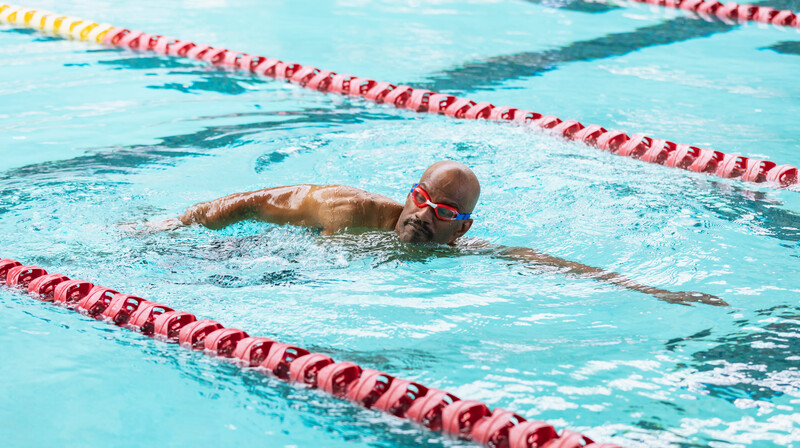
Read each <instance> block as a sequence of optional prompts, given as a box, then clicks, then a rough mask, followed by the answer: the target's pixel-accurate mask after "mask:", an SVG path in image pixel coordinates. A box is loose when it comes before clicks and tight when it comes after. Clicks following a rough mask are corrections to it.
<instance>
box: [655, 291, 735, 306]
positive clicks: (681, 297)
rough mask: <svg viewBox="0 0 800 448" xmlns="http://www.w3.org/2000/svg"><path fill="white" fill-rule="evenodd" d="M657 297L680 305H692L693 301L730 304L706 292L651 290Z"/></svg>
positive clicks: (718, 304)
mask: <svg viewBox="0 0 800 448" xmlns="http://www.w3.org/2000/svg"><path fill="white" fill-rule="evenodd" d="M650 294H652V295H653V296H654V297H656V298H657V299H660V300H663V301H665V302H669V303H677V304H679V305H687V306H691V304H692V303H704V304H706V305H713V306H729V305H728V302H726V301H724V300H722V299H721V298H719V297H717V296H712V295H711V294H706V293H704V292H692V291H667V290H664V289H661V290H656V291H654V292H651V293H650Z"/></svg>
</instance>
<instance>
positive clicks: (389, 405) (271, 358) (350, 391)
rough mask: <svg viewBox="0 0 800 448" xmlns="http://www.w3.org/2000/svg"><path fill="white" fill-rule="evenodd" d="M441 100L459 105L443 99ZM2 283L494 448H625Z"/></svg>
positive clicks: (267, 347)
mask: <svg viewBox="0 0 800 448" xmlns="http://www.w3.org/2000/svg"><path fill="white" fill-rule="evenodd" d="M290 68H291V67H288V66H287V67H286V68H281V70H288V69H290ZM307 75H308V74H306V75H304V76H307ZM337 82H340V83H343V81H337ZM351 82H352V80H351ZM342 88H346V87H344V86H343V87H342ZM350 88H354V87H352V86H351V87H350ZM434 101H444V102H449V104H450V105H453V104H456V103H457V101H450V100H447V99H445V100H441V99H437V98H434ZM429 104H430V103H429ZM440 107H441V106H440ZM448 107H449V106H448ZM0 283H6V285H7V286H8V287H10V288H14V289H15V290H19V287H20V286H28V287H27V288H26V291H27V292H28V293H29V294H30V295H31V296H32V297H34V298H37V299H41V298H42V297H43V296H44V297H48V295H50V296H51V297H52V303H54V304H57V305H61V306H64V307H67V308H70V309H76V310H77V311H79V312H80V313H82V314H85V315H87V316H90V317H93V318H95V319H100V320H103V321H105V322H108V323H110V324H114V325H119V326H121V327H123V328H128V329H132V330H135V331H138V332H140V333H142V334H143V335H146V336H151V337H156V338H159V339H162V340H165V341H172V342H177V343H179V344H180V345H181V346H183V347H186V348H189V349H195V350H199V349H205V350H204V352H203V353H205V354H208V355H210V356H217V357H219V358H220V359H223V360H227V361H230V362H235V363H237V364H238V365H240V366H243V367H257V368H259V369H261V370H262V371H265V372H269V373H270V374H272V375H274V376H275V377H277V378H280V379H282V380H286V381H295V382H298V383H304V384H306V385H307V386H309V387H313V388H319V389H322V390H324V391H326V392H328V393H331V394H333V395H335V396H339V397H342V398H347V399H348V400H351V401H353V402H355V403H358V404H360V405H362V406H364V407H366V408H374V409H379V410H381V411H384V412H387V413H390V414H392V415H395V416H397V417H400V418H408V419H409V420H413V421H416V422H418V423H420V424H422V425H423V426H425V427H427V428H429V429H431V430H434V431H440V430H442V431H444V432H447V433H449V434H452V435H454V436H456V437H460V438H463V439H468V440H473V441H475V442H477V443H481V444H483V445H486V446H489V447H492V448H581V447H587V448H588V447H593V448H620V447H618V446H617V445H612V444H595V443H594V442H593V441H592V440H591V439H589V438H588V437H586V436H584V435H582V434H578V433H575V432H572V431H567V430H565V431H563V432H562V433H561V435H560V436H559V435H558V434H557V433H556V430H555V429H554V428H553V427H552V426H551V425H548V424H546V423H544V422H540V421H526V420H525V419H524V418H523V417H521V416H519V415H517V414H515V413H513V412H510V411H506V410H504V409H495V410H493V411H492V410H490V409H489V408H488V407H487V406H486V405H485V404H483V403H481V402H479V401H471V400H460V399H459V398H458V397H456V396H455V395H453V394H449V393H447V392H444V391H441V390H438V389H432V388H428V387H425V386H423V385H422V384H418V383H415V382H412V381H408V380H404V379H400V378H395V377H394V376H392V375H389V374H387V373H385V372H381V371H378V370H374V369H362V368H361V367H360V366H359V365H357V364H354V363H352V362H346V361H345V362H334V360H333V359H332V358H331V357H330V356H327V355H323V354H320V353H310V352H309V351H308V350H306V349H303V348H300V347H296V346H294V345H289V344H283V343H280V342H275V341H273V340H272V339H269V338H264V337H253V336H249V335H248V334H247V333H246V332H244V331H242V330H239V329H236V328H224V327H223V326H222V324H220V323H219V322H217V321H215V320H211V319H202V320H197V317H195V315H194V314H191V313H187V312H183V311H175V310H173V309H172V308H170V307H167V306H164V305H161V304H159V303H156V302H150V301H147V300H145V299H143V298H141V297H137V296H133V295H130V294H122V293H118V292H116V291H114V290H113V289H110V288H106V287H102V286H95V285H93V284H92V283H89V282H86V281H82V280H70V279H69V278H67V277H66V276H64V275H60V274H49V275H48V274H47V271H45V270H44V269H42V268H39V267H36V266H27V265H23V264H22V263H20V262H18V261H16V260H11V259H1V260H0ZM45 300H47V299H45Z"/></svg>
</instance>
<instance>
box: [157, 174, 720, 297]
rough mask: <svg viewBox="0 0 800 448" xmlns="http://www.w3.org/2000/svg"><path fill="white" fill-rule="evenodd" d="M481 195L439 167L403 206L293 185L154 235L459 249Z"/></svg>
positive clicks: (199, 207)
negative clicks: (246, 223) (239, 233)
mask: <svg viewBox="0 0 800 448" xmlns="http://www.w3.org/2000/svg"><path fill="white" fill-rule="evenodd" d="M479 196H480V183H479V182H478V178H477V176H475V173H473V172H472V170H470V169H469V168H468V167H467V166H466V165H463V164H461V163H459V162H455V161H440V162H436V163H434V164H433V165H431V166H430V167H428V169H426V170H425V172H424V173H423V174H422V177H420V179H419V182H418V183H416V184H414V186H413V187H412V189H411V190H410V191H409V193H408V195H407V197H406V201H405V204H400V203H398V202H396V201H394V200H392V199H389V198H387V197H385V196H381V195H379V194H374V193H370V192H367V191H364V190H360V189H358V188H353V187H347V186H343V185H293V186H286V187H275V188H266V189H263V190H257V191H250V192H245V193H235V194H231V195H229V196H225V197H222V198H219V199H216V200H213V201H209V202H202V203H199V204H196V205H194V206H192V207H189V208H188V209H187V210H186V213H184V214H183V215H181V216H179V217H177V218H173V219H168V220H166V221H161V222H158V223H152V224H150V225H149V226H148V227H149V228H151V229H154V230H170V229H174V228H177V227H180V226H187V225H192V224H201V225H203V226H205V227H208V228H210V229H220V228H223V227H226V226H228V225H230V224H233V223H236V222H239V221H242V220H248V219H257V220H261V221H267V222H271V223H276V224H292V225H298V226H306V227H315V228H319V229H322V232H323V234H332V233H336V232H341V231H344V230H348V229H358V228H362V229H382V230H394V232H395V233H396V234H397V236H398V237H399V238H400V239H401V240H402V241H405V242H407V243H435V244H449V245H456V244H457V240H458V239H459V238H460V237H462V236H463V235H464V234H465V233H467V231H468V230H469V229H470V227H472V222H473V220H472V218H470V214H471V213H472V211H473V210H474V209H475V205H476V204H477V202H478V197H479ZM465 246H466V247H468V248H471V249H475V250H483V251H487V252H488V253H490V254H491V255H493V256H498V257H502V258H505V259H511V260H515V261H519V262H522V263H524V264H526V265H533V266H534V267H548V268H555V269H557V270H558V271H559V272H562V273H567V274H574V275H578V276H580V277H587V278H593V279H596V280H600V281H603V282H607V283H612V284H615V285H619V286H621V287H624V288H626V289H630V290H634V291H639V292H642V293H645V294H650V295H653V296H655V297H657V298H659V299H661V300H665V301H668V302H671V303H680V304H684V305H686V304H688V303H689V302H700V303H706V304H709V305H718V306H723V305H727V303H725V302H724V301H723V300H722V299H720V298H719V297H715V296H712V295H709V294H704V293H698V292H672V291H667V290H664V289H658V288H653V287H649V286H645V285H640V284H638V283H636V282H634V281H633V280H631V279H628V278H626V277H623V276H621V275H619V274H617V273H614V272H610V271H606V270H603V269H599V268H594V267H591V266H586V265H583V264H580V263H576V262H573V261H569V260H564V259H561V258H558V257H554V256H551V255H547V254H544V253H541V252H538V251H535V250H533V249H530V248H525V247H505V246H497V245H492V244H489V243H487V242H482V241H477V242H476V241H470V242H469V243H467V244H465Z"/></svg>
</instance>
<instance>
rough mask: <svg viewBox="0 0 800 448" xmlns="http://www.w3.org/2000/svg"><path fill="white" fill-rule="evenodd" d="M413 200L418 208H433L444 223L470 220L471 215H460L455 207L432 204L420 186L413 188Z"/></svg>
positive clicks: (415, 185)
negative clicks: (427, 206)
mask: <svg viewBox="0 0 800 448" xmlns="http://www.w3.org/2000/svg"><path fill="white" fill-rule="evenodd" d="M410 193H411V200H413V201H414V204H416V205H417V207H420V208H422V207H425V206H426V205H429V206H431V208H433V212H434V213H435V214H436V217H437V218H439V219H441V220H442V221H455V220H456V219H469V215H470V214H469V213H458V209H457V208H455V207H450V206H449V205H444V204H436V203H433V202H431V197H430V196H428V192H427V191H425V190H423V189H422V187H420V186H419V184H414V186H413V187H411V192H410Z"/></svg>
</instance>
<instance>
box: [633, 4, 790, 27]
mask: <svg viewBox="0 0 800 448" xmlns="http://www.w3.org/2000/svg"><path fill="white" fill-rule="evenodd" d="M630 1H633V2H637V3H647V4H648V5H653V6H663V7H665V8H676V9H683V10H686V11H691V12H694V13H697V14H698V15H699V16H700V17H702V18H709V19H711V18H714V17H716V18H717V19H720V20H722V21H724V22H728V23H735V22H760V23H768V24H772V25H778V26H788V27H794V28H800V14H798V13H795V12H792V11H790V10H788V9H784V10H778V9H775V8H771V7H769V6H757V5H751V4H747V3H746V4H739V3H734V2H727V3H725V4H722V3H720V2H718V1H717V0H630Z"/></svg>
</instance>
